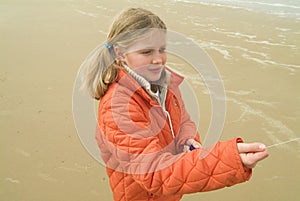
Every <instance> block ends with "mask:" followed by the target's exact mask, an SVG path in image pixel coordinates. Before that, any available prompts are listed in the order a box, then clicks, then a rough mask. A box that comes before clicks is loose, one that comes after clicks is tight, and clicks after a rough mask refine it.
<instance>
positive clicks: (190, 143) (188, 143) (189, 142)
mask: <svg viewBox="0 0 300 201" xmlns="http://www.w3.org/2000/svg"><path fill="white" fill-rule="evenodd" d="M194 142H195V140H194V139H191V138H190V139H188V140H187V141H186V142H185V144H186V145H189V146H191V145H192V144H193V143H194Z"/></svg>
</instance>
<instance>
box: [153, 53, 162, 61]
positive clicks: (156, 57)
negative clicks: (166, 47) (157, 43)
mask: <svg viewBox="0 0 300 201" xmlns="http://www.w3.org/2000/svg"><path fill="white" fill-rule="evenodd" d="M162 62H163V55H162V54H161V53H160V52H159V51H157V52H155V54H153V58H152V63H153V64H162Z"/></svg>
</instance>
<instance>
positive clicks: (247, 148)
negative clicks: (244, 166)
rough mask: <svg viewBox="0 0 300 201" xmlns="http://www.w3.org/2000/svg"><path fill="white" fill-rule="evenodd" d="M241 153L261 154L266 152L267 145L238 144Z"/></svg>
mask: <svg viewBox="0 0 300 201" xmlns="http://www.w3.org/2000/svg"><path fill="white" fill-rule="evenodd" d="M237 147H238V150H239V153H249V152H261V151H265V150H266V145H264V144H262V143H258V142H255V143H237Z"/></svg>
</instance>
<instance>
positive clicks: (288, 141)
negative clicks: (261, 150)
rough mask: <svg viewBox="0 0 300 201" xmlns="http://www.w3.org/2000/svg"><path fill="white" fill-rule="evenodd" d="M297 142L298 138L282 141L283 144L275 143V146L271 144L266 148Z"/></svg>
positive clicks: (299, 138)
mask: <svg viewBox="0 0 300 201" xmlns="http://www.w3.org/2000/svg"><path fill="white" fill-rule="evenodd" d="M297 140H300V137H298V138H295V139H292V140H287V141H284V142H279V143H276V144H272V145H269V146H267V148H271V147H276V146H278V145H282V144H286V143H290V142H294V141H297Z"/></svg>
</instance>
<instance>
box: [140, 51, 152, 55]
mask: <svg viewBox="0 0 300 201" xmlns="http://www.w3.org/2000/svg"><path fill="white" fill-rule="evenodd" d="M152 52H153V50H143V51H141V54H144V55H149V54H151V53H152Z"/></svg>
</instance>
